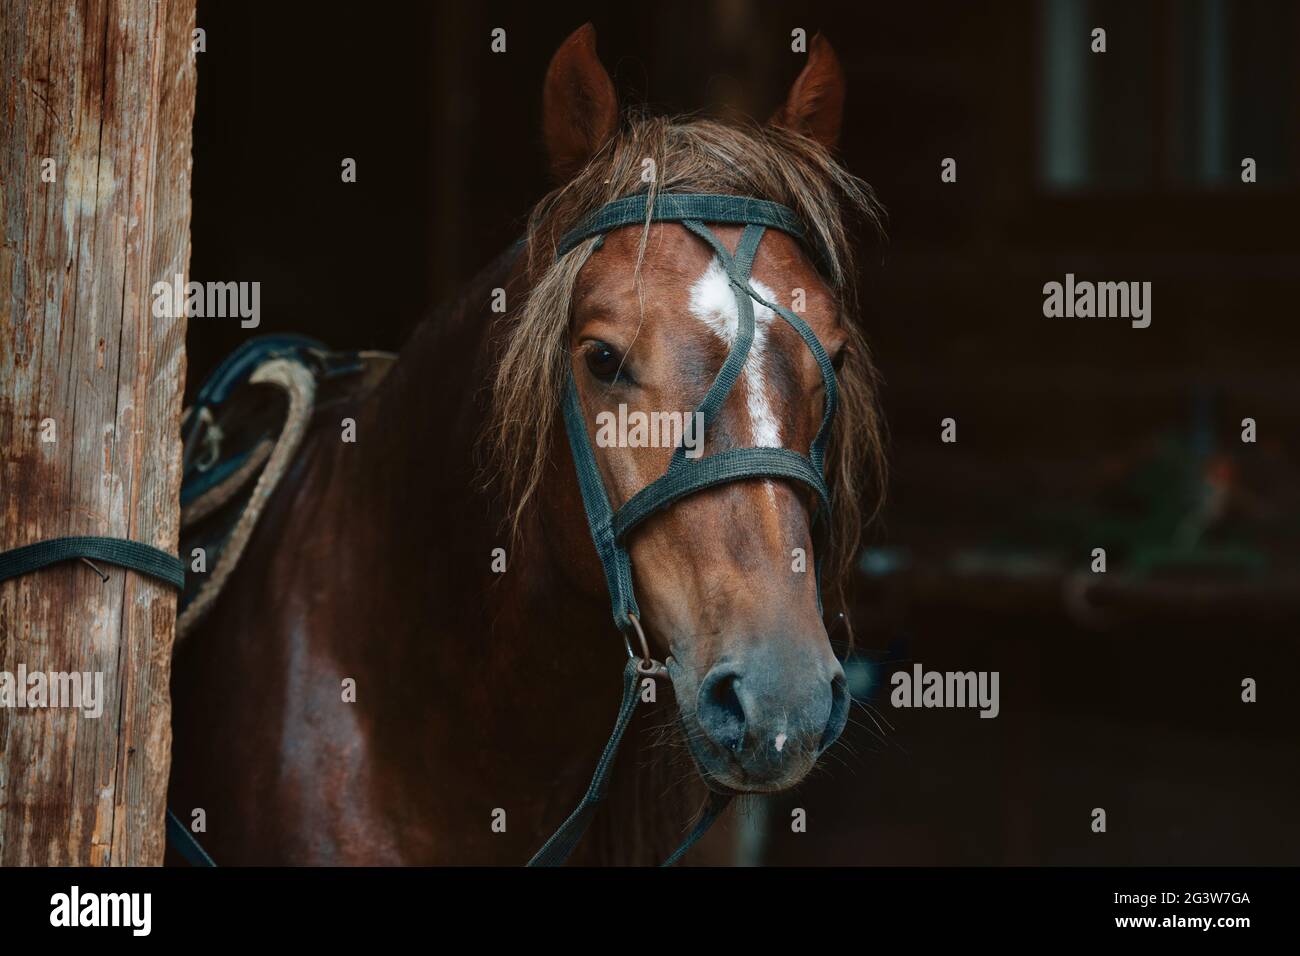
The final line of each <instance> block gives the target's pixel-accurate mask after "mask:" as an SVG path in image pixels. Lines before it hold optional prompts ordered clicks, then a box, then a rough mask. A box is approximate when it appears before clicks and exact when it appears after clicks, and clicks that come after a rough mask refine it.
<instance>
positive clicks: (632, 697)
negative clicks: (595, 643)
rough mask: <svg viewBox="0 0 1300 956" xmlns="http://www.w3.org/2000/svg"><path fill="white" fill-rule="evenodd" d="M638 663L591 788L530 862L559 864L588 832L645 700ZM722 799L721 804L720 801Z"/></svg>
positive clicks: (710, 811)
mask: <svg viewBox="0 0 1300 956" xmlns="http://www.w3.org/2000/svg"><path fill="white" fill-rule="evenodd" d="M636 665H637V662H636V661H634V660H629V661H628V662H627V665H626V666H625V667H624V668H623V700H622V702H621V703H620V704H619V707H618V718H617V719H616V720H615V721H614V731H613V733H611V734H610V735H609V741H608V742H607V743H606V744H605V749H604V750H603V751H602V752H601V754H600V760H599V761H598V762H597V763H596V770H595V772H594V773H593V774H592V775H591V783H590V784H589V785H588V786H587V792H586V793H585V794H584V795H583V797H582V800H581V801H579V803H578V806H577V808H576V809H574V811H573V812H572V813H571V814H569V817H568V819H567V820H565V821H564V822H563V823H562V824H560V828H559V829H558V830H556V831H555V832H554V833H553V834H551V838H550V839H549V840H547V841H546V842H545V843H544V844H542V848H541V849H540V850H538V851H537V852H536V853H535V854H533V858H532V859H531V860H529V861H528V865H529V866H559V865H561V864H562V863H564V861H565V860H567V859H568V858H569V855H570V854H571V853H573V849H574V847H576V846H577V845H578V841H579V840H581V839H582V835H583V833H585V832H586V830H587V826H588V825H589V824H590V823H591V820H592V817H594V816H595V814H596V810H597V809H598V808H599V806H600V803H601V801H602V800H604V799H605V793H606V792H607V791H608V789H609V772H610V770H611V769H612V768H613V766H614V756H615V755H616V754H617V753H618V745H619V743H620V742H621V741H622V740H623V733H624V732H625V731H626V730H627V725H628V724H629V723H630V722H631V720H632V714H633V713H634V712H635V711H636V705H637V703H638V702H639V701H640V700H641V696H640V694H639V693H637V685H638V684H639V681H638V677H639V676H640V672H639V671H638V670H637V666H636ZM727 799H728V798H725V797H722V796H721V795H718V799H716V800H715V799H711V800H710V803H709V806H708V808H707V809H706V810H705V813H704V815H703V816H702V817H701V818H700V821H699V822H698V823H697V824H696V825H695V828H694V829H693V830H692V831H691V832H690V834H689V835H687V837H686V839H685V841H683V843H682V844H681V846H679V847H678V848H677V849H676V850H675V851H673V854H672V855H671V856H670V857H669V858H668V860H667V862H665V863H664V865H665V866H672V865H673V864H674V863H676V862H677V861H678V860H680V859H681V858H682V855H683V854H684V853H685V852H686V851H687V850H689V849H690V848H691V847H692V846H693V845H694V844H695V842H696V841H697V840H698V839H699V838H700V837H702V836H703V835H704V832H705V831H706V830H708V828H709V827H710V826H711V825H712V824H713V821H714V820H716V819H717V818H718V816H719V815H720V814H721V813H722V811H723V809H725V808H726V805H727ZM719 802H720V805H718V804H719Z"/></svg>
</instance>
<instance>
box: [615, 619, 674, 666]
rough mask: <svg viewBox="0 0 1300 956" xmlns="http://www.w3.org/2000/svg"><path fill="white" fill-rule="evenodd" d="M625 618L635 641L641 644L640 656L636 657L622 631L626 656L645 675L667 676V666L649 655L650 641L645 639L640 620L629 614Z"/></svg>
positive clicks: (630, 643) (625, 634)
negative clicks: (634, 633)
mask: <svg viewBox="0 0 1300 956" xmlns="http://www.w3.org/2000/svg"><path fill="white" fill-rule="evenodd" d="M627 619H628V620H629V621H631V622H632V628H633V630H635V631H636V636H637V641H638V642H639V643H640V645H641V656H640V657H637V656H636V652H635V651H633V650H632V642H631V641H629V640H628V639H627V633H626V632H624V634H623V645H624V646H625V647H626V648H627V656H628V657H630V658H632V660H634V661H636V669H637V670H638V671H639V672H640V673H642V674H645V675H646V676H647V677H667V676H668V668H666V667H664V665H663V664H660V663H659V662H658V661H657V660H655V659H654V658H653V657H651V656H650V642H649V641H647V640H646V637H645V631H643V630H642V629H641V622H640V621H639V620H638V619H637V616H636V615H635V614H629V615H628V616H627Z"/></svg>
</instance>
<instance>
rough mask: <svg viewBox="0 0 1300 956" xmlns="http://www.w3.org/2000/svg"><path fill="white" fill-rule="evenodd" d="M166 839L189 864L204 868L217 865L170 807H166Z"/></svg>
mask: <svg viewBox="0 0 1300 956" xmlns="http://www.w3.org/2000/svg"><path fill="white" fill-rule="evenodd" d="M167 840H168V842H169V843H171V845H172V846H173V847H175V849H176V852H177V853H179V854H180V855H181V856H183V857H184V858H185V862H186V863H188V864H189V865H190V866H200V867H205V868H206V867H213V866H216V865H217V864H216V863H215V862H214V861H213V859H212V857H210V856H208V851H207V850H205V849H203V846H202V845H201V844H200V843H199V841H198V840H197V839H196V838H195V836H194V834H193V833H191V832H190V829H189V827H187V826H185V824H183V823H181V821H180V817H178V816H176V814H174V813H172V811H171V808H170V807H168V808H167Z"/></svg>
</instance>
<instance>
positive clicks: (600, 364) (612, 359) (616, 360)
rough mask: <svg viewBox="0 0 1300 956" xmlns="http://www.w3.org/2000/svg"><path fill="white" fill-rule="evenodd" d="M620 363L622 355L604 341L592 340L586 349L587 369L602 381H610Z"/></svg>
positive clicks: (616, 372)
mask: <svg viewBox="0 0 1300 956" xmlns="http://www.w3.org/2000/svg"><path fill="white" fill-rule="evenodd" d="M622 363H623V356H621V355H619V354H618V350H617V349H615V348H614V347H613V346H612V345H608V344H606V343H605V342H593V343H592V345H591V346H590V347H589V348H588V349H587V369H588V371H590V372H591V374H592V375H594V376H596V378H598V379H600V380H601V381H602V382H612V381H613V380H614V376H615V375H617V374H618V369H619V366H620V365H622Z"/></svg>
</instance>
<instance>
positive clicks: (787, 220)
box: [529, 193, 836, 866]
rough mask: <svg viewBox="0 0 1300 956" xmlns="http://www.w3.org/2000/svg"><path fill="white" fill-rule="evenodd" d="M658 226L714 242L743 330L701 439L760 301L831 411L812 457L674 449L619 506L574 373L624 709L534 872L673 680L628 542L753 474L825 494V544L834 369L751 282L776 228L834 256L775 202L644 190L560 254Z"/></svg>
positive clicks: (816, 526) (735, 369)
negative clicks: (732, 235)
mask: <svg viewBox="0 0 1300 956" xmlns="http://www.w3.org/2000/svg"><path fill="white" fill-rule="evenodd" d="M650 222H677V223H681V225H682V226H684V227H685V228H686V229H688V230H689V231H690V232H692V233H693V234H695V235H696V236H698V237H699V238H700V239H702V240H703V241H704V242H706V243H708V245H709V246H710V248H712V250H713V252H714V254H715V255H716V256H717V257H718V260H719V261H720V262H721V264H722V267H723V269H724V270H725V271H726V273H727V277H728V279H729V281H730V283H731V286H732V289H733V291H734V292H735V296H736V309H737V314H738V323H739V324H738V329H737V334H736V338H735V341H734V342H733V343H732V346H731V350H730V352H729V353H728V355H727V358H726V360H725V361H724V362H723V364H722V368H721V369H720V370H719V371H718V374H717V376H716V377H715V378H714V379H713V383H712V384H711V385H710V386H709V389H708V391H707V392H706V393H705V395H704V399H703V400H702V401H701V402H700V404H699V406H698V407H697V408H696V409H695V412H696V414H699V415H700V416H702V418H701V420H702V422H703V425H704V434H705V435H707V434H708V428H709V425H710V424H711V423H712V422H713V421H714V419H715V418H716V417H717V415H718V412H719V411H720V410H721V409H722V406H723V403H724V402H725V401H726V400H727V396H728V395H730V394H731V390H732V388H733V387H734V386H735V384H736V380H737V379H738V378H739V377H740V374H741V371H742V369H743V368H744V365H745V360H746V358H747V357H748V355H749V349H750V345H751V344H752V343H753V341H754V303H755V302H758V303H759V304H761V305H764V306H766V307H767V308H769V309H771V310H772V311H773V312H774V313H775V314H777V315H779V316H780V317H781V318H782V319H784V320H785V321H786V322H787V323H788V324H789V325H790V327H791V328H793V329H794V330H795V331H796V332H797V333H798V334H799V337H800V338H802V339H803V341H804V344H805V345H807V346H808V349H809V351H811V352H812V354H813V357H814V358H815V359H816V360H817V366H818V368H819V369H820V370H821V376H822V384H823V385H824V387H825V394H826V403H825V409H824V410H823V413H822V420H821V424H820V426H819V427H818V429H817V434H816V436H815V437H814V438H813V441H812V445H811V447H810V448H809V452H808V455H807V456H804V455H801V454H799V453H798V452H796V451H794V450H792V449H789V448H733V449H728V450H726V451H723V452H719V453H718V454H716V455H711V456H707V457H703V458H699V459H695V460H691V459H689V458H687V457H686V448H685V446H684V444H682V445H678V446H677V448H676V449H674V451H673V454H672V458H671V459H670V461H669V464H668V469H667V471H665V472H664V474H663V475H662V476H661V477H659V478H657V479H656V480H654V481H652V482H651V483H650V484H648V485H646V486H645V487H644V488H642V489H641V490H640V491H638V492H637V493H636V494H634V495H633V496H632V497H631V498H630V499H628V501H627V502H626V503H625V504H623V505H622V506H621V507H620V508H618V509H617V510H615V509H614V508H613V507H612V506H611V505H610V501H609V494H608V493H607V492H606V490H605V485H604V482H603V481H602V480H601V477H600V471H599V469H598V467H597V465H596V456H595V453H594V452H593V450H592V447H591V440H590V438H589V436H588V434H587V424H586V421H585V419H584V417H583V413H582V405H581V403H580V401H579V399H578V387H577V384H576V382H575V381H574V378H573V373H572V369H570V371H569V373H568V375H567V380H566V382H565V385H564V427H565V432H566V434H567V435H568V439H569V448H570V450H571V451H572V453H573V463H574V466H575V468H576V469H577V473H578V487H579V488H580V490H581V492H582V504H583V508H584V510H585V511H586V515H587V525H588V528H589V529H590V531H591V540H592V542H593V543H594V544H595V546H596V553H597V554H598V555H599V557H600V563H601V566H602V567H603V569H604V572H605V583H606V585H607V587H608V589H609V598H610V605H611V608H612V610H613V615H614V625H615V626H616V627H617V628H618V630H619V633H620V634H622V636H623V643H624V645H625V646H626V648H627V654H628V661H627V664H626V665H625V666H624V669H623V702H622V704H621V705H620V707H619V711H618V719H617V720H616V721H615V724H614V731H613V733H612V734H611V735H610V738H609V742H608V743H607V744H606V745H605V749H604V751H603V752H602V754H601V757H600V761H599V762H598V763H597V765H596V771H595V773H594V775H593V776H592V781H591V786H590V787H588V789H587V793H586V795H585V796H584V797H583V798H582V801H581V802H580V803H579V804H578V807H577V809H575V810H574V811H573V813H572V814H571V815H570V816H569V818H568V819H567V820H565V822H564V823H563V824H562V825H561V826H560V829H559V830H557V831H556V832H555V834H554V835H553V836H552V837H551V838H550V839H549V840H547V841H546V843H545V844H544V845H543V846H542V848H541V849H540V850H538V851H537V854H536V855H535V856H534V857H533V858H532V860H530V861H529V866H554V865H558V864H560V863H563V862H564V860H565V859H566V858H567V857H568V855H569V853H570V852H571V851H572V850H573V847H574V846H575V845H576V844H577V842H578V839H579V838H580V837H581V836H582V833H583V831H584V830H585V829H586V827H587V825H588V823H590V821H591V817H592V816H593V815H594V813H595V809H596V806H597V805H598V804H599V802H600V800H601V799H603V797H604V795H605V791H606V785H607V783H608V775H609V771H610V767H611V765H612V763H613V758H614V754H615V753H616V752H617V750H618V745H619V743H620V741H621V740H622V738H623V733H624V731H625V730H626V729H627V725H628V723H629V721H630V720H631V718H632V714H633V712H634V711H635V709H636V705H637V702H638V701H639V700H640V695H639V694H638V693H637V687H638V685H639V683H640V680H641V679H644V678H647V677H650V678H662V677H664V676H666V674H667V670H666V668H665V667H664V665H663V664H662V663H660V662H659V661H656V660H654V659H653V658H652V657H651V654H650V647H649V644H648V642H647V641H646V636H645V631H644V630H643V628H642V626H641V612H640V609H639V608H638V607H637V603H636V595H635V593H634V591H633V586H632V561H631V557H630V556H629V554H628V550H627V537H628V535H629V534H630V533H631V532H632V531H633V529H635V528H636V527H637V526H638V525H640V524H641V523H642V522H644V521H646V520H647V519H648V518H650V517H652V516H653V515H655V514H657V513H658V512H660V511H662V510H664V509H665V508H667V507H669V506H670V505H672V504H674V503H675V502H677V501H680V500H681V499H683V498H685V497H687V496H689V495H693V494H695V493H696V492H699V491H703V490H705V489H706V488H713V487H715V486H717V485H721V484H726V483H728V482H732V481H744V480H747V479H752V478H783V479H786V480H789V481H797V482H801V483H802V484H804V485H806V486H808V487H809V488H810V489H812V491H813V492H814V494H815V495H816V497H817V508H816V511H815V512H814V515H813V535H814V541H817V540H818V539H819V538H824V537H825V534H826V529H827V526H828V519H829V516H830V511H831V502H830V491H829V489H828V488H827V486H826V481H825V478H824V477H823V472H824V470H825V459H826V445H827V442H828V441H829V439H830V431H831V423H832V422H833V421H834V418H835V406H836V384H835V369H834V367H833V366H832V365H831V361H830V359H829V358H828V357H827V355H826V351H825V349H823V348H822V345H821V343H820V342H819V341H818V340H817V336H816V334H814V332H813V330H812V329H811V328H810V327H809V326H808V323H806V322H804V321H803V319H801V318H799V317H798V316H797V315H795V314H794V313H793V312H792V311H790V310H789V309H787V308H786V307H785V306H783V305H780V304H779V303H776V302H769V301H768V300H766V299H764V298H763V297H762V296H761V295H759V293H758V292H757V291H756V290H755V289H754V287H753V286H752V285H751V284H750V272H751V270H752V269H753V265H754V256H755V255H756V254H757V252H758V246H759V243H760V242H762V240H763V235H764V233H765V232H766V231H767V229H769V228H772V229H779V230H780V231H782V232H784V233H786V234H787V235H790V236H792V237H794V238H795V239H798V240H799V241H800V242H802V243H803V244H804V246H805V247H808V248H812V249H813V250H814V251H815V252H818V254H819V258H820V259H821V260H822V262H823V263H825V262H828V261H829V257H828V256H826V255H825V253H824V251H822V250H817V249H816V247H814V246H812V244H811V243H810V241H809V238H808V236H807V235H806V234H805V232H804V230H803V227H802V225H801V223H800V222H799V219H798V217H797V216H796V215H795V214H794V213H793V212H792V211H791V210H789V209H787V208H786V207H784V206H781V205H778V204H776V203H772V202H767V201H765V200H761V199H751V198H747V197H743V196H724V195H710V194H695V193H660V194H658V195H656V196H655V197H654V199H653V201H651V198H650V196H649V195H648V194H645V193H642V194H638V195H634V196H627V197H625V198H623V199H618V200H615V201H614V202H611V203H609V204H608V205H606V206H604V207H603V208H601V209H599V210H597V211H596V212H595V213H593V214H592V215H591V216H589V217H588V218H587V219H585V220H583V222H582V223H580V224H579V225H578V226H577V227H576V228H575V229H573V231H571V232H569V233H568V234H567V235H566V236H564V238H563V239H561V240H560V243H559V246H558V248H557V253H556V255H557V258H563V257H564V256H565V255H567V254H568V253H570V252H572V251H573V250H574V249H576V248H577V247H578V246H579V245H581V244H582V243H583V242H585V241H587V240H589V239H592V238H595V239H596V240H597V241H596V243H595V244H594V245H593V249H594V248H598V247H599V244H600V243H601V242H603V241H604V236H605V235H606V234H607V233H608V232H610V231H611V230H613V229H618V228H620V227H622V226H630V225H638V224H640V225H644V224H648V223H650ZM705 223H727V224H729V225H743V226H744V227H745V229H744V231H743V232H742V233H741V236H740V241H739V243H738V244H737V246H736V252H735V253H734V255H733V254H732V253H731V252H730V251H729V250H728V249H727V247H726V246H725V245H724V244H723V243H722V240H721V239H719V238H718V236H717V234H716V233H714V232H713V230H711V229H710V228H709V227H708V226H706V225H705ZM823 552H824V549H823V548H817V549H816V553H817V554H818V560H817V562H816V569H815V572H814V573H815V574H816V577H817V606H818V609H819V610H820V609H821V606H822V603H821V570H820V569H821V561H820V555H821V554H822V553H823ZM634 642H635V643H634ZM638 651H639V652H640V656H638V653H637V652H638ZM729 800H730V797H729V796H728V795H726V794H722V793H718V792H716V791H711V793H710V798H709V802H708V804H707V805H706V807H705V810H704V812H703V814H702V815H701V817H700V820H699V821H698V822H697V824H696V826H695V828H694V829H693V830H692V831H691V832H690V834H689V835H688V836H687V837H686V839H685V841H684V842H683V843H682V844H681V846H679V847H678V848H677V850H676V851H675V852H674V853H673V854H672V855H671V856H670V857H669V858H668V860H667V861H666V862H665V864H664V865H665V866H670V865H672V864H673V863H675V862H676V861H677V860H678V859H680V858H681V856H682V855H683V854H684V853H685V852H686V851H687V850H688V849H690V847H691V846H692V845H693V844H694V843H695V842H696V841H697V840H698V839H699V838H700V837H701V836H703V835H704V833H705V831H707V830H708V828H709V826H710V825H712V823H713V822H714V821H715V820H716V819H717V817H718V816H719V815H720V814H721V813H722V811H723V810H724V809H725V808H726V805H727V803H728V801H729Z"/></svg>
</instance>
